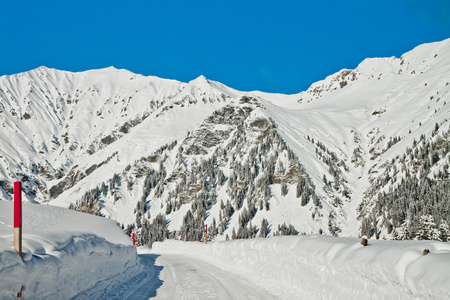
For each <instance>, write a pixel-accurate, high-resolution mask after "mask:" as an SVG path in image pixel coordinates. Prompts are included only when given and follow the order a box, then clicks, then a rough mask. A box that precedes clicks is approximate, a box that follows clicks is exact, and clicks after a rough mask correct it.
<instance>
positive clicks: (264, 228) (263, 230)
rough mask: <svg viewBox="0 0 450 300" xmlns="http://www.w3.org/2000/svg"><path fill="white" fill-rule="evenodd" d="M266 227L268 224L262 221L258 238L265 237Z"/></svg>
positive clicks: (264, 220)
mask: <svg viewBox="0 0 450 300" xmlns="http://www.w3.org/2000/svg"><path fill="white" fill-rule="evenodd" d="M268 227H269V222H267V220H266V219H262V222H261V229H260V230H259V236H260V237H263V238H265V237H267V234H268Z"/></svg>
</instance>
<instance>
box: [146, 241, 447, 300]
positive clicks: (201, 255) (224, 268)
mask: <svg viewBox="0 0 450 300" xmlns="http://www.w3.org/2000/svg"><path fill="white" fill-rule="evenodd" d="M424 249H429V250H430V251H431V253H430V254H428V255H426V256H423V255H422V251H423V250H424ZM151 253H154V254H157V255H160V256H159V257H158V258H157V259H156V265H161V266H163V269H162V270H161V275H160V277H161V278H164V279H163V280H164V283H163V285H162V287H161V288H160V289H159V290H158V291H157V298H160V299H169V298H170V296H168V295H174V297H173V298H174V299H191V298H198V299H209V298H211V299H234V297H233V295H231V296H230V295H227V294H226V293H223V286H222V285H221V283H222V284H223V285H226V286H227V289H229V290H231V291H233V284H228V285H227V284H226V283H227V280H229V279H230V278H234V280H240V281H241V282H243V283H245V284H247V285H248V286H250V289H255V286H257V287H259V291H258V292H257V294H262V295H264V294H265V295H266V297H262V299H265V298H271V299H274V298H279V299H450V272H449V271H448V270H450V244H448V243H441V242H426V241H370V242H369V245H368V246H367V247H363V246H362V245H361V244H360V240H359V239H356V238H335V237H329V236H316V235H313V236H289V237H272V238H269V239H260V238H257V239H252V240H234V241H226V242H211V243H208V244H207V245H205V244H203V243H199V242H179V241H173V240H168V241H164V242H162V243H155V244H154V245H153V250H152V251H151ZM189 266H190V267H189ZM213 266H214V267H215V268H217V269H218V272H217V273H213V272H210V271H209V270H211V269H214V267H213ZM182 269H184V270H185V272H184V273H181V272H180V270H182ZM205 272H206V274H208V273H211V276H210V277H208V276H203V278H204V281H205V282H203V281H202V280H201V278H202V276H201V275H202V274H203V275H205ZM174 274H175V276H174ZM224 274H226V275H224ZM176 275H178V276H180V277H181V278H176V280H175V279H174V278H173V277H177V276H176ZM211 277H212V278H211ZM208 278H209V279H208ZM221 278H223V280H224V281H223V282H221ZM214 282H216V283H215V284H214ZM200 284H203V285H204V287H205V288H204V293H203V294H201V295H198V296H197V297H195V296H192V294H193V293H194V294H195V293H196V292H198V286H199V285H200ZM169 287H170V288H169ZM239 288H240V287H239V286H236V289H234V291H235V292H236V291H237V292H238V291H239ZM191 289H192V290H191ZM183 290H185V292H186V294H185V295H186V297H183V295H182V294H180V293H181V292H182V291H183ZM189 295H191V298H190V296H189ZM241 295H242V296H243V297H242V299H252V298H251V293H243V294H241ZM257 299H261V298H258V297H257Z"/></svg>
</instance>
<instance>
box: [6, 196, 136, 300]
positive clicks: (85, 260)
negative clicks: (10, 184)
mask: <svg viewBox="0 0 450 300" xmlns="http://www.w3.org/2000/svg"><path fill="white" fill-rule="evenodd" d="M12 216H13V203H12V202H10V201H0V298H1V299H15V298H16V296H17V293H18V292H19V291H20V290H21V288H22V286H23V287H24V291H23V296H24V297H26V298H27V299H71V298H72V297H74V296H75V295H77V294H79V293H80V292H82V291H83V290H86V289H88V288H90V287H92V286H94V285H95V284H97V283H98V282H100V281H102V280H105V279H107V278H110V277H112V276H114V275H117V274H122V273H123V275H121V276H122V278H124V279H127V278H129V277H131V276H132V275H131V274H133V273H134V272H136V271H137V270H138V269H139V264H138V256H137V251H136V248H135V247H134V246H133V245H132V244H131V241H130V239H129V238H128V236H126V234H124V232H123V231H122V230H121V229H120V227H119V226H118V224H117V222H115V221H113V220H109V219H105V218H100V217H95V216H91V215H88V214H82V213H78V212H74V211H70V210H67V209H63V208H58V207H52V206H47V205H35V204H27V203H25V204H24V205H23V260H22V259H21V258H20V257H19V255H18V254H17V253H16V251H15V249H14V247H13V228H12V222H13V220H12V219H13V217H12Z"/></svg>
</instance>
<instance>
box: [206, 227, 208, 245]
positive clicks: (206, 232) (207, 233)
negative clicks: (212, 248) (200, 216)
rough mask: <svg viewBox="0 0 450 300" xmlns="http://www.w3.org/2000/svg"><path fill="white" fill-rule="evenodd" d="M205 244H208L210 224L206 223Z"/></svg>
mask: <svg viewBox="0 0 450 300" xmlns="http://www.w3.org/2000/svg"><path fill="white" fill-rule="evenodd" d="M205 244H208V224H206V229H205Z"/></svg>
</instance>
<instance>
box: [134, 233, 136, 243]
mask: <svg viewBox="0 0 450 300" xmlns="http://www.w3.org/2000/svg"><path fill="white" fill-rule="evenodd" d="M133 245H136V240H135V239H134V232H133Z"/></svg>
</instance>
